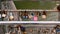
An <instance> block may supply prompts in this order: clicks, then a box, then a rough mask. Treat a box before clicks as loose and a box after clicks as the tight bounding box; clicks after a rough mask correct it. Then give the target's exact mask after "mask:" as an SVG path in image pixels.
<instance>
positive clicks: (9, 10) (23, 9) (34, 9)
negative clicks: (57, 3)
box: [0, 9, 58, 11]
mask: <svg viewBox="0 0 60 34" xmlns="http://www.w3.org/2000/svg"><path fill="white" fill-rule="evenodd" d="M0 11H3V10H0ZM4 11H58V10H40V9H19V10H4Z"/></svg>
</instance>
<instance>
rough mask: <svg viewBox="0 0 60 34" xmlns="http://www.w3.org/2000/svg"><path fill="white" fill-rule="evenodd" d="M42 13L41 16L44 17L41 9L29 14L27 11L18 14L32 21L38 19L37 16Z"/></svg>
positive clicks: (44, 13)
mask: <svg viewBox="0 0 60 34" xmlns="http://www.w3.org/2000/svg"><path fill="white" fill-rule="evenodd" d="M41 15H43V17H42V18H44V17H45V16H46V12H45V11H43V12H32V13H31V14H30V12H29V13H28V12H27V11H25V12H24V13H22V14H21V15H20V16H21V18H22V19H30V20H32V21H38V19H39V18H38V17H39V16H41Z"/></svg>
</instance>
